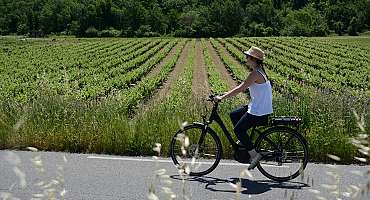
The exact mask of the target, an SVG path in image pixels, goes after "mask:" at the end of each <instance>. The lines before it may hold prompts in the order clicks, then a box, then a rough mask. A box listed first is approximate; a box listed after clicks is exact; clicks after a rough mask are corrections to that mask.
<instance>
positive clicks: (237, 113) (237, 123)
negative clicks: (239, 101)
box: [230, 106, 269, 151]
mask: <svg viewBox="0 0 370 200" xmlns="http://www.w3.org/2000/svg"><path fill="white" fill-rule="evenodd" d="M247 111H248V106H242V107H240V108H237V109H235V110H234V111H232V112H231V113H230V118H231V121H232V122H233V124H234V132H235V134H236V136H237V137H238V139H239V141H240V142H241V143H242V144H243V145H244V146H245V147H246V149H247V150H248V151H250V150H252V149H254V145H253V143H252V141H251V139H250V137H249V135H248V134H247V130H248V129H250V128H251V127H253V126H257V125H265V124H267V122H268V116H269V115H263V116H256V115H252V114H249V113H247Z"/></svg>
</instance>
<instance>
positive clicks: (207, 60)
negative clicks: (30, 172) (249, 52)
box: [0, 36, 370, 163]
mask: <svg viewBox="0 0 370 200" xmlns="http://www.w3.org/2000/svg"><path fill="white" fill-rule="evenodd" d="M251 45H255V46H259V47H261V48H263V49H265V50H266V52H267V59H266V62H265V66H266V69H267V73H268V75H269V78H270V79H271V80H272V82H273V89H274V102H273V104H274V115H275V116H283V115H284V116H290V115H294V116H299V117H301V118H302V119H303V123H302V125H301V127H300V132H301V133H302V134H303V135H305V137H306V138H307V140H308V142H309V148H310V157H311V160H313V161H327V160H328V158H327V156H326V155H327V154H334V155H338V156H339V157H341V158H342V162H344V163H352V162H355V161H354V160H353V157H354V156H358V155H359V153H358V152H357V150H356V148H355V147H353V146H351V144H350V140H349V138H351V137H353V136H355V135H356V134H358V133H360V132H361V130H360V129H359V128H358V125H357V124H358V123H361V116H362V118H363V123H364V126H365V127H366V128H367V127H368V121H369V114H368V109H369V98H370V90H369V86H370V37H368V36H362V37H334V38H305V37H275V38H209V39H184V38H140V39H138V38H123V39H122V38H121V39H118V38H115V39H113V38H106V39H82V38H81V39H79V38H59V37H57V38H54V39H53V38H49V39H31V38H12V37H3V38H0V149H4V148H18V149H22V148H24V147H27V146H33V147H36V148H39V149H41V150H50V151H70V152H94V153H108V154H119V155H153V154H154V152H153V151H152V147H153V145H154V143H161V144H162V147H163V148H162V151H163V155H166V152H167V151H168V144H169V142H170V139H171V137H172V136H173V134H174V133H175V132H176V130H178V129H179V127H180V126H181V124H182V123H183V122H185V121H186V122H189V123H191V122H192V121H200V120H201V115H202V114H204V113H205V110H206V109H205V106H208V110H209V109H210V106H211V105H209V104H207V103H205V101H204V100H205V98H206V97H207V96H208V94H210V93H214V92H215V93H218V92H224V91H226V90H228V89H229V88H231V86H232V84H237V83H239V82H241V81H243V80H244V79H245V77H246V76H247V74H248V71H247V69H246V68H245V67H244V62H245V58H244V56H243V53H242V50H246V49H248V48H249V47H250V46H251ZM222 69H223V70H224V71H223V70H222ZM225 69H226V70H225ZM225 72H227V73H225ZM228 80H229V81H228ZM230 80H231V81H230ZM247 102H248V95H245V94H243V95H239V96H238V97H236V98H234V99H230V100H225V101H224V102H223V103H222V106H221V113H223V119H224V120H226V121H227V124H228V126H229V129H230V130H232V127H231V122H230V120H229V118H228V113H229V112H230V111H231V110H232V109H233V108H235V107H236V106H239V105H241V104H245V103H247ZM354 113H357V114H358V115H359V116H360V119H357V118H356V117H355V115H354ZM214 128H215V130H219V129H218V128H217V127H214ZM222 141H223V142H225V141H226V138H225V137H222ZM224 144H225V145H226V143H224ZM225 145H224V157H231V155H232V152H231V147H230V146H227V145H226V146H225Z"/></svg>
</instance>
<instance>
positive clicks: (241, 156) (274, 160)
mask: <svg viewBox="0 0 370 200" xmlns="http://www.w3.org/2000/svg"><path fill="white" fill-rule="evenodd" d="M215 96H216V95H212V94H211V95H209V97H208V99H207V101H210V102H212V103H213V108H212V111H211V115H210V117H209V119H208V120H206V116H207V115H203V116H202V118H203V122H202V123H201V122H194V123H192V124H189V125H186V126H185V127H183V128H181V129H180V130H179V131H177V132H176V134H175V135H174V137H173V138H172V140H171V143H170V151H169V153H170V156H171V158H172V160H173V162H174V164H175V165H176V166H178V167H181V165H180V163H182V164H183V163H187V164H189V163H190V164H191V165H188V166H191V167H190V168H188V170H187V171H188V172H189V173H188V174H189V175H190V176H203V175H206V174H209V173H211V172H212V171H213V170H214V169H215V168H216V167H217V165H218V164H219V162H220V160H221V157H222V143H221V140H220V138H219V136H218V135H217V133H216V132H215V131H214V130H213V129H211V128H210V125H211V124H212V123H213V122H216V123H217V124H218V125H219V126H220V127H221V129H222V131H223V132H224V134H225V135H226V138H227V141H228V142H229V143H230V144H231V146H232V148H233V150H234V159H235V160H236V161H238V162H240V163H249V154H248V151H247V150H246V149H245V148H244V146H242V145H241V144H238V143H237V142H235V141H234V139H233V138H232V136H231V134H230V133H229V131H228V130H227V128H226V126H225V125H224V122H223V121H222V119H221V117H220V116H219V114H218V112H217V109H218V105H219V102H218V101H215V100H214V97H215ZM300 123H301V119H300V118H298V117H274V118H271V119H269V122H268V123H267V124H258V125H256V126H254V127H252V132H251V135H250V138H251V139H252V141H253V138H254V135H255V133H258V137H257V139H256V140H255V142H254V145H255V149H256V151H257V152H259V153H261V154H262V159H261V161H260V162H259V164H258V165H257V169H258V170H259V171H260V172H261V173H262V174H263V175H264V176H266V177H267V178H269V179H272V180H275V181H279V182H284V181H288V180H292V179H294V178H296V177H297V176H299V175H300V174H301V173H302V172H303V170H304V169H305V168H306V166H307V163H308V159H309V158H308V145H307V141H306V139H305V138H304V137H303V136H302V135H301V134H300V133H299V132H298V127H299V124H300ZM290 126H293V127H295V129H293V128H291V127H290ZM257 127H264V128H265V129H264V130H263V131H262V132H261V131H259V130H258V129H256V128H257Z"/></svg>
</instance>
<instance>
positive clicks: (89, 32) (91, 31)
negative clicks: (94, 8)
mask: <svg viewBox="0 0 370 200" xmlns="http://www.w3.org/2000/svg"><path fill="white" fill-rule="evenodd" d="M85 36H86V37H97V36H98V30H96V28H95V27H89V28H88V29H86V31H85Z"/></svg>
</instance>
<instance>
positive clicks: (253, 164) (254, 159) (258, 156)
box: [248, 153, 262, 170]
mask: <svg viewBox="0 0 370 200" xmlns="http://www.w3.org/2000/svg"><path fill="white" fill-rule="evenodd" d="M261 158H262V155H261V154H260V153H256V154H255V155H254V156H253V157H252V156H251V158H250V162H251V164H250V165H249V166H248V170H252V169H254V168H255V167H256V166H257V164H258V163H259V162H260V160H261Z"/></svg>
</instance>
